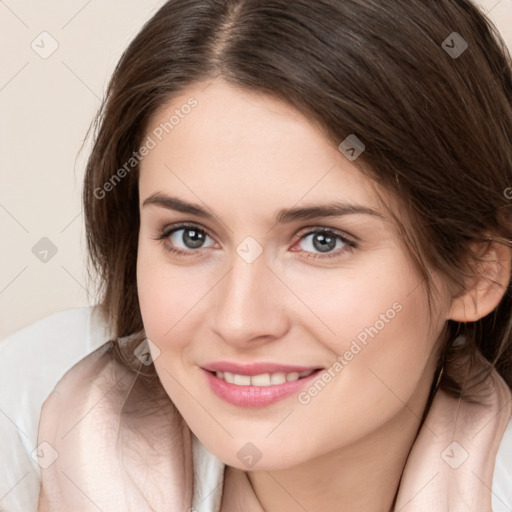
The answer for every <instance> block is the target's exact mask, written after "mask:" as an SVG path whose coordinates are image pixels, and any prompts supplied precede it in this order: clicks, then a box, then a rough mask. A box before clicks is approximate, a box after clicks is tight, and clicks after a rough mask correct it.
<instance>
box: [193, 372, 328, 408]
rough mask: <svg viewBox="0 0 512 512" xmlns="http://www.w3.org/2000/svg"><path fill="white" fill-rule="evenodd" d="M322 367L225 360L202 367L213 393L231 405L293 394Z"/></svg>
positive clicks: (262, 404)
mask: <svg viewBox="0 0 512 512" xmlns="http://www.w3.org/2000/svg"><path fill="white" fill-rule="evenodd" d="M220 367H222V368H223V369H220ZM229 370H231V371H229ZM234 370H235V371H234ZM323 370H324V368H320V369H319V368H306V367H290V366H282V365H272V364H255V365H248V366H240V365H235V364H227V363H219V364H212V365H209V366H208V367H207V368H204V367H203V368H201V371H202V372H203V373H204V375H205V377H206V381H207V384H208V386H209V388H210V390H211V391H212V392H213V393H214V394H215V395H217V396H218V397H219V398H221V399H222V400H223V401H225V402H228V403H230V404H232V405H235V406H238V407H251V408H261V407H268V406H270V405H272V404H274V403H276V402H278V401H280V400H283V399H285V398H287V397H290V396H292V395H296V394H297V393H299V392H300V391H301V389H303V388H304V387H306V386H307V385H308V384H310V383H311V381H312V380H313V379H315V378H316V377H317V376H318V374H319V373H320V372H321V371H323Z"/></svg>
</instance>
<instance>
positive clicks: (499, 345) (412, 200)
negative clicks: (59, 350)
mask: <svg viewBox="0 0 512 512" xmlns="http://www.w3.org/2000/svg"><path fill="white" fill-rule="evenodd" d="M511 98H512V70H511V60H510V55H509V54H508V52H507V50H506V48H505V45H504V44H503V43H502V41H501V39H500V38H499V36H498V35H497V33H496V31H495V30H494V28H493V27H492V25H491V24H490V22H489V21H488V20H486V19H485V17H484V16H483V15H482V14H481V13H480V12H479V11H478V9H477V8H476V7H475V6H474V5H473V4H471V3H470V2H469V1H468V0H438V1H436V2H423V1H420V0H412V1H411V0H392V1H389V2H378V1H368V0H366V1H361V0H346V1H341V0H320V1H316V2H310V1H306V0H294V1H289V0H226V1H220V0H197V1H196V0H194V1H190V0H187V1H185V0H171V1H169V2H167V3H166V4H165V5H164V6H163V7H162V8H161V9H160V10H159V11H158V12H157V13H156V14H155V15H154V17H153V18H152V19H151V20H150V21H149V22H148V23H147V24H146V25H145V26H144V27H143V29H142V30H141V32H140V33H139V34H138V36H137V37H136V38H135V40H134V41H133V42H132V43H131V45H130V46H129V48H128V49H127V50H126V52H125V53H124V55H123V57H122V58H121V61H120V62H119V64H118V66H117V68H116V70H115V73H114V75H113V78H112V81H111V83H110V86H109V89H108V92H107V96H106V99H105V101H104V104H103V106H102V109H101V111H100V112H99V114H98V117H97V120H96V132H95V141H94V148H93V151H92V154H91V156H90V159H89V162H88V166H87V171H86V177H85V184H84V207H85V209H84V211H85V218H86V228H87V240H88V248H89V252H90V256H91V261H92V263H93V270H95V271H97V273H98V275H99V277H100V281H99V282H100V284H101V287H100V291H101V292H102V300H101V304H100V307H99V309H100V310H101V312H102V313H103V316H104V322H105V325H108V326H109V328H110V329H111V339H110V341H109V342H108V343H105V344H104V345H102V346H101V347H100V348H99V349H98V350H96V351H95V352H94V353H93V354H91V355H90V356H87V357H86V358H85V359H83V360H82V361H81V362H80V363H79V364H77V365H76V366H74V367H73V368H72V369H71V370H70V371H69V372H68V373H67V374H66V376H65V377H64V378H63V379H62V380H61V381H60V382H59V384H58V386H57V387H56V390H55V392H54V393H53V394H52V395H51V396H50V397H49V398H48V400H47V401H46V402H45V404H44V407H43V409H42V414H41V422H40V427H39V437H38V443H39V446H42V447H43V448H44V449H43V450H42V451H41V454H39V456H40V458H41V459H43V460H44V459H45V457H46V456H47V453H48V450H54V451H55V453H56V454H57V457H56V458H55V460H54V461H52V463H51V464H49V465H48V467H46V468H44V469H42V471H41V476H42V484H41V493H40V510H96V509H100V510H103V511H105V510H172V511H174V510H176V511H177V510H180V511H184V510H201V511H202V510H222V511H234V510H243V511H258V512H260V511H263V510H265V511H271V512H274V511H281V510H287V511H295V510H309V511H314V510H344V511H349V510H351V511H352V510H353V511H356V510H365V511H367V512H382V511H392V510H401V511H406V512H407V511H424V510H425V511H426V510H429V511H432V510H436V511H440V510H441V511H444V510H446V511H448V510H449V511H462V510H475V511H487V510H491V503H492V500H494V502H496V498H493V495H492V492H491V491H492V490H494V489H495V486H496V479H497V478H500V479H502V481H506V482H509V481H510V479H511V478H512V476H511V474H510V472H511V471H512V470H511V469H510V468H512V460H509V461H508V462H509V463H510V465H509V466H508V469H503V468H501V469H500V471H499V472H498V471H494V468H495V467H498V466H497V460H498V459H497V457H498V449H499V446H500V442H501V441H502V439H503V438H504V435H505V433H506V429H507V425H510V417H511V391H510V387H511V385H512V365H511V360H512V359H511V358H512V342H511V334H510V324H511V318H512V309H511V307H512V302H511V297H510V293H509V289H510V261H511V254H510V248H511V242H510V240H511V239H512V232H511V231H512V229H511V227H512V225H511V219H510V209H509V198H508V197H507V195H508V194H507V193H506V190H507V188H508V187H509V186H510V183H511V182H512V179H511V169H512V144H511V136H510V134H511V133H512V102H511ZM105 341H107V340H105ZM508 428H509V429H510V426H509V427H508ZM42 443H46V444H42ZM45 452H46V455H45ZM509 456H510V454H509ZM498 473H499V474H498ZM507 499H510V496H508V497H507V496H504V495H501V496H499V502H503V506H508V507H510V506H511V505H510V502H509V504H508V505H507V504H506V500H507ZM504 500H505V501H504ZM505 510H507V509H506V508H505Z"/></svg>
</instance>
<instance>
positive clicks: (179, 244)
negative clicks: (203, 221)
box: [157, 224, 214, 256]
mask: <svg viewBox="0 0 512 512" xmlns="http://www.w3.org/2000/svg"><path fill="white" fill-rule="evenodd" d="M157 240H162V241H165V242H169V243H166V244H165V249H166V250H167V251H169V252H172V253H177V254H181V255H184V256H192V255H193V254H191V253H195V252H199V251H198V249H204V248H207V247H211V246H212V245H214V242H213V240H212V238H211V237H210V236H209V235H208V234H207V232H206V231H205V230H204V229H201V228H198V227H197V226H195V225H193V224H180V225H175V226H171V227H170V228H167V229H165V230H164V231H162V233H161V234H160V235H159V236H158V238H157ZM207 240H210V242H211V243H210V244H208V245H205V243H206V242H207Z"/></svg>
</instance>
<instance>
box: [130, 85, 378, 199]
mask: <svg viewBox="0 0 512 512" xmlns="http://www.w3.org/2000/svg"><path fill="white" fill-rule="evenodd" d="M146 137H150V138H151V139H152V141H153V143H154V147H153V148H152V149H151V150H150V151H149V154H147V155H146V156H145V157H144V158H143V160H142V161H141V164H140V182H139V187H140V195H141V199H143V197H144V196H147V195H149V194H151V193H154V192H157V191H176V189H179V191H180V192H181V193H182V194H184V195H185V196H186V197H188V198H189V199H194V200H195V201H194V202H197V199H198V198H201V197H205V198H208V199H212V200H217V199H218V200H220V201H226V200H229V201H230V202H237V201H238V202H239V204H240V205H241V206H243V205H244V204H245V206H247V205H248V203H247V201H250V202H251V203H254V201H255V200H256V198H260V199H261V200H262V204H265V205H266V206H268V204H275V203H276V202H279V203H280V204H282V203H283V200H284V199H285V200H286V203H287V204H293V203H296V202H298V201H306V200H311V201H317V200H334V199H336V200H350V201H351V202H365V203H372V204H376V201H377V200H376V197H375V190H374V188H373V186H372V183H371V182H370V180H369V178H367V177H366V176H364V175H363V174H362V173H361V172H360V171H359V169H358V168H357V167H356V166H355V165H354V164H353V163H351V162H350V161H349V160H348V159H347V158H346V157H345V156H344V155H343V154H342V153H340V151H339V150H338V148H337V145H335V144H333V143H332V142H331V141H329V140H328V139H327V138H326V137H325V135H324V134H323V133H322V132H321V131H320V130H319V129H318V128H317V127H316V126H315V125H314V124H313V123H311V122H309V121H308V119H307V118H306V117H305V116H304V115H302V114H301V113H300V112H298V111H297V110H295V109H294V108H293V107H291V106H290V105H288V104H285V103H283V102H281V101H280V100H278V99H276V98H273V97H270V96H267V95H263V94H258V93H254V92H247V91H243V90H241V89H239V88H235V87H233V86H231V85H230V84H228V83H226V82H225V81H222V80H217V81H214V82H212V83H209V84H204V83H202V84H195V85H194V86H191V87H190V88H188V89H187V90H185V91H183V92H182V93H181V94H180V95H179V96H177V97H175V98H173V99H172V101H170V102H168V103H167V104H165V105H163V106H162V107H160V108H159V109H158V110H157V112H156V113H155V114H154V115H153V116H152V118H151V120H150V122H149V123H148V128H147V130H146ZM194 195H195V196H196V197H194Z"/></svg>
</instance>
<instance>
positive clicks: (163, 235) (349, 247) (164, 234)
mask: <svg viewBox="0 0 512 512" xmlns="http://www.w3.org/2000/svg"><path fill="white" fill-rule="evenodd" d="M181 229H194V230H196V231H199V232H201V233H203V234H205V235H207V236H209V237H210V238H212V237H211V236H210V235H209V233H208V231H206V230H205V229H202V228H200V227H198V226H196V225H195V224H186V223H184V224H174V225H172V226H170V227H167V228H166V229H164V230H163V231H161V232H160V234H159V235H158V236H157V238H155V239H154V240H158V241H161V242H163V241H165V240H166V239H167V238H169V237H170V236H171V235H172V234H173V233H174V232H176V231H180V230H181ZM317 233H324V234H328V235H334V237H336V238H337V239H339V240H341V241H342V242H343V243H344V244H345V247H343V248H342V249H338V250H337V251H333V252H330V253H325V254H324V255H322V254H319V253H311V252H308V251H304V252H306V253H307V254H308V256H306V258H313V259H316V258H322V259H324V258H334V257H339V256H341V255H342V254H345V253H347V252H352V251H353V250H355V249H357V244H356V242H354V241H352V240H349V239H348V238H346V237H345V236H344V235H342V234H341V233H340V232H338V231H337V230H335V229H333V228H326V227H315V228H311V229H310V230H309V231H307V232H305V233H301V234H298V235H296V237H295V238H296V239H297V240H298V241H300V240H303V239H305V238H306V237H308V236H309V235H313V234H317ZM164 248H165V250H166V251H167V252H170V253H172V254H177V255H179V256H185V257H195V254H194V253H198V252H200V250H201V249H198V250H193V249H190V250H188V251H183V250H182V249H176V248H175V247H169V246H167V245H165V244H164ZM297 252H298V251H297Z"/></svg>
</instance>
